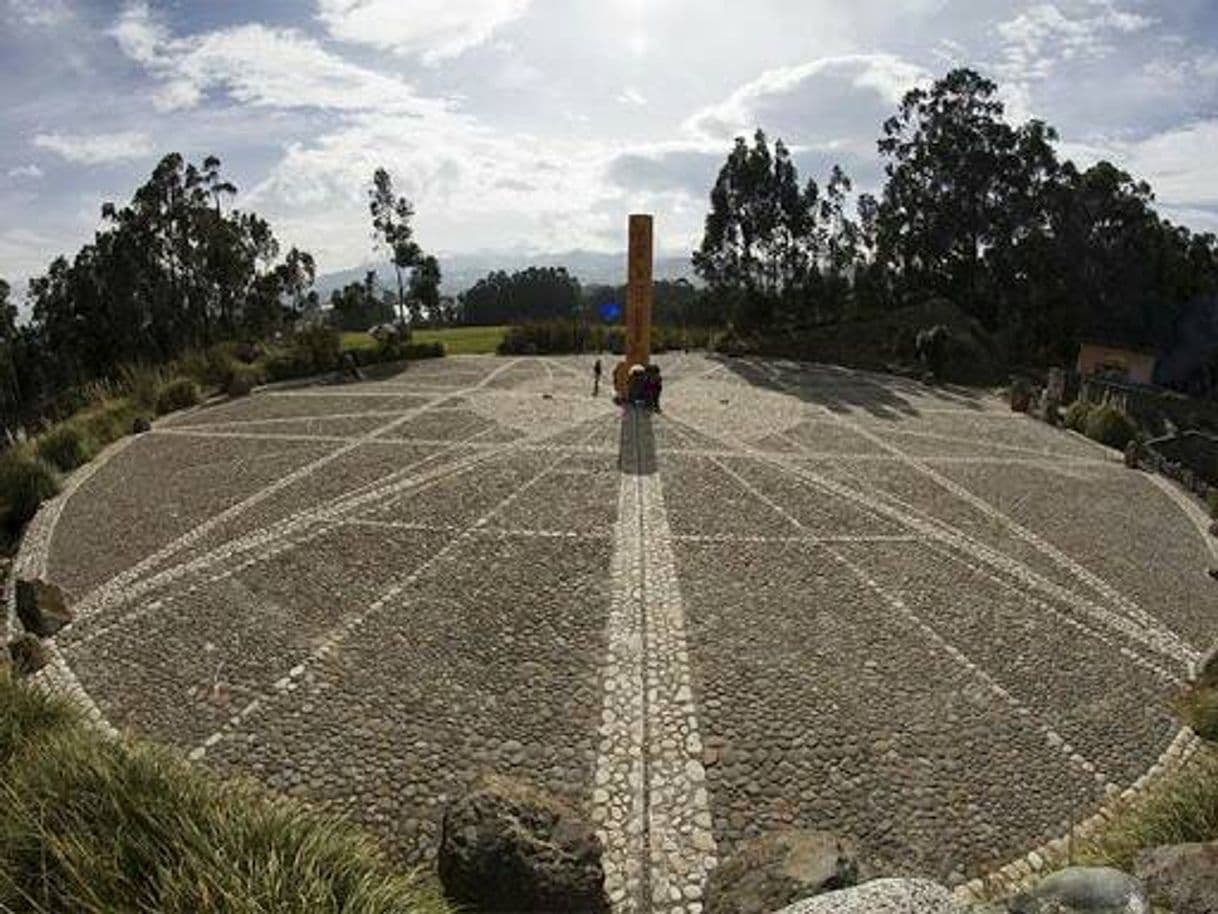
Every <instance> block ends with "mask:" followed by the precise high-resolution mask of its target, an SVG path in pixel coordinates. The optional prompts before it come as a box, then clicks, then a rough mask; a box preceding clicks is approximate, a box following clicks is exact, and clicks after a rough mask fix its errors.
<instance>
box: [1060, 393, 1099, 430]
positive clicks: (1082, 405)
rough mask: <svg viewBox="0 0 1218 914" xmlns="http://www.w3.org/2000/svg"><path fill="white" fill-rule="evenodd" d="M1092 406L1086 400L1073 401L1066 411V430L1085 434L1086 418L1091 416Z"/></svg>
mask: <svg viewBox="0 0 1218 914" xmlns="http://www.w3.org/2000/svg"><path fill="white" fill-rule="evenodd" d="M1092 409H1093V407H1092V405H1091V404H1090V403H1088V402H1087V401H1086V400H1075V401H1074V402H1073V403H1071V404H1070V408H1069V409H1067V410H1066V428H1069V429H1073V430H1074V431H1076V432H1082V433H1083V434H1086V430H1087V417H1088V416H1090V415H1091V410H1092Z"/></svg>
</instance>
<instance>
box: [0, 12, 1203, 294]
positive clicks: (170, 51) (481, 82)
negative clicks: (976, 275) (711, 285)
mask: <svg viewBox="0 0 1218 914" xmlns="http://www.w3.org/2000/svg"><path fill="white" fill-rule="evenodd" d="M961 65H965V66H971V67H973V68H975V69H977V70H979V71H981V72H982V73H983V74H985V75H987V76H988V77H990V78H991V79H993V80H995V81H996V82H997V83H998V84H999V85H1000V87H1001V92H1002V97H1003V99H1004V100H1005V102H1006V104H1007V115H1008V117H1009V118H1010V119H1011V120H1013V121H1016V122H1018V121H1022V120H1024V119H1027V118H1029V117H1037V118H1041V119H1044V120H1047V121H1048V122H1049V123H1051V124H1053V125H1054V126H1055V127H1056V128H1057V129H1058V131H1059V132H1060V134H1061V137H1062V140H1061V144H1060V145H1061V151H1062V154H1063V155H1064V156H1067V157H1070V158H1073V159H1074V160H1075V162H1077V163H1078V164H1080V165H1087V164H1090V163H1092V162H1094V161H1097V160H1099V159H1101V158H1106V159H1109V160H1111V161H1113V162H1115V163H1117V164H1118V165H1120V166H1121V167H1123V168H1125V169H1127V170H1129V171H1131V172H1132V173H1134V174H1135V175H1137V176H1139V177H1142V178H1144V179H1146V180H1148V181H1149V182H1150V183H1151V184H1152V186H1153V187H1154V189H1155V191H1156V192H1157V196H1158V201H1159V206H1160V209H1161V210H1162V211H1163V212H1164V214H1165V215H1167V216H1168V217H1169V218H1171V219H1173V220H1174V221H1177V222H1181V223H1183V224H1186V225H1189V226H1190V227H1193V228H1195V229H1200V230H1218V154H1215V150H1216V149H1218V0H1052V2H1040V0H749V2H747V3H742V2H740V0H207V2H189V0H134V2H128V0H114V2H110V0H92V2H86V0H0V277H5V278H7V279H9V280H10V282H14V285H15V286H16V287H17V288H18V289H20V288H21V287H22V286H23V285H24V283H23V280H24V279H26V278H28V277H29V276H33V275H38V274H40V273H41V272H43V271H44V270H45V268H46V265H47V263H48V262H49V261H50V260H51V259H52V258H53V257H54V256H56V255H58V254H61V253H67V254H71V253H74V252H75V251H76V250H77V249H78V248H79V247H80V245H82V244H84V243H86V242H88V241H90V240H91V238H92V236H93V232H94V231H95V230H96V229H97V228H98V225H99V218H98V217H99V210H100V206H101V203H102V202H103V201H106V200H113V201H126V200H128V199H129V198H130V196H131V194H132V192H133V191H134V189H135V188H136V187H137V186H139V184H141V183H142V182H143V181H144V180H145V179H146V178H147V176H148V174H149V173H150V172H151V171H152V168H153V167H154V166H155V164H156V162H157V161H158V160H159V158H160V157H161V156H162V155H164V154H165V153H168V152H180V153H181V154H183V155H184V156H186V157H187V159H189V160H191V161H196V162H199V161H201V160H202V159H203V158H204V157H205V156H207V155H209V154H214V155H216V156H218V157H219V158H220V159H221V160H222V162H223V170H224V173H225V174H226V175H227V176H228V177H229V179H230V180H232V181H233V182H234V183H236V184H237V186H238V187H239V194H238V196H237V198H236V200H235V202H234V205H236V206H237V207H239V208H246V209H253V210H255V211H257V212H259V213H260V214H262V215H263V216H265V217H266V218H268V219H269V220H270V222H271V224H272V226H273V227H274V229H275V231H276V234H277V235H278V237H279V238H280V240H281V242H282V243H283V244H284V245H285V247H286V246H287V245H291V244H295V245H298V246H300V247H302V248H305V249H307V250H309V251H311V252H312V253H313V254H314V256H315V257H316V259H317V263H318V271H319V272H320V273H325V272H329V271H333V270H338V269H344V268H349V267H353V266H358V265H360V264H364V263H367V262H369V261H370V260H372V259H373V250H372V239H371V236H370V227H369V220H368V215H367V203H366V199H367V198H366V193H367V187H368V185H369V183H370V179H371V175H372V172H373V170H374V169H375V168H376V167H378V166H384V167H385V168H387V169H389V171H390V172H391V174H392V175H393V177H394V180H395V184H396V186H397V188H398V190H399V192H401V193H404V194H405V195H406V196H407V197H409V198H410V200H411V201H412V202H413V204H414V206H415V210H416V218H415V230H416V238H417V240H418V241H419V242H420V244H422V246H423V247H424V248H425V249H426V250H429V251H433V252H437V253H439V254H441V255H444V254H454V253H468V252H493V251H505V252H508V251H511V252H515V253H521V252H528V253H542V252H555V251H566V250H571V249H574V248H582V249H588V250H597V251H617V250H620V249H621V248H623V247H624V245H625V227H626V216H627V214H629V213H631V212H651V213H654V214H655V217H656V236H657V246H658V248H659V250H660V252H664V253H678V252H686V251H688V250H690V248H691V247H694V246H696V245H697V243H698V240H699V239H700V237H701V230H702V223H703V220H704V218H705V215H706V211H707V207H708V201H707V198H708V193H709V190H710V187H711V185H712V184H713V182H714V178H715V174H716V173H717V171H718V168H719V166H720V165H721V164H722V162H723V159H724V157H725V156H726V154H727V152H728V151H729V149H730V147H731V144H732V140H733V138H734V137H735V136H738V135H742V134H751V133H752V131H753V130H754V129H756V128H757V127H761V128H763V129H764V130H766V132H767V133H768V134H769V135H770V136H771V137H781V138H782V139H783V140H784V141H785V142H786V144H787V145H788V146H789V147H791V148H792V149H793V150H794V151H795V159H796V162H797V164H798V165H799V168H800V174H801V177H805V178H806V177H813V178H817V179H818V180H820V179H823V178H824V177H825V176H826V175H827V173H828V170H829V168H830V167H831V166H832V165H833V164H834V163H840V164H841V165H842V166H843V167H844V168H845V169H846V171H847V172H848V173H849V174H850V175H851V176H852V178H853V179H854V181H855V184H856V187H857V188H858V189H862V190H874V189H876V188H877V187H878V186H879V184H880V182H881V179H882V162H881V160H880V159H879V157H878V154H877V152H876V140H877V138H878V137H879V135H880V130H881V124H882V123H883V121H884V119H885V118H886V117H888V116H890V115H891V114H893V113H894V112H895V110H896V107H897V105H898V104H899V101H900V99H901V96H902V95H903V94H904V93H905V92H906V91H907V90H908V89H910V88H912V87H913V86H915V85H918V84H922V83H927V82H928V81H930V80H933V79H934V78H935V77H937V76H941V75H943V74H944V73H945V72H947V71H948V70H949V69H951V68H952V67H954V66H961Z"/></svg>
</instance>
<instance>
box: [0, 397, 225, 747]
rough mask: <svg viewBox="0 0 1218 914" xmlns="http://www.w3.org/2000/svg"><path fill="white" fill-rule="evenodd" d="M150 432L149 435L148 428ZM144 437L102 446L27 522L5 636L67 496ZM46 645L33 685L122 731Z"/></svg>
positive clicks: (39, 569)
mask: <svg viewBox="0 0 1218 914" xmlns="http://www.w3.org/2000/svg"><path fill="white" fill-rule="evenodd" d="M223 399H226V398H224V397H211V398H209V399H207V400H206V401H204V402H203V403H200V404H198V405H196V406H192V407H189V408H187V409H183V410H177V411H176V412H173V413H170V414H169V415H168V416H163V417H161V418H158V419H155V420H154V421H153V422H152V428H153V429H155V428H156V426H157V424H159V423H160V422H162V421H164V420H165V419H167V418H169V416H187V415H190V414H191V413H194V412H197V411H198V410H200V409H202V408H203V407H205V406H210V405H214V404H215V403H216V402H219V401H221V400H223ZM145 434H148V433H147V432H146V433H145ZM138 437H140V436H139V435H136V434H127V435H124V436H123V437H122V438H120V439H118V440H117V441H114V442H112V443H110V444H108V445H106V447H104V448H102V450H101V452H100V453H98V454H97V456H95V457H94V458H93V459H92V460H90V461H89V462H88V463H86V464H84V465H83V466H80V467H77V468H76V469H75V470H73V471H72V472H71V473H70V474H69V475H68V477H67V479H66V480H65V482H64V487H63V489H61V490H60V491H59V493H58V494H57V495H55V497H54V498H50V499H48V500H47V501H44V502H43V503H42V504H41V505H39V506H38V512H37V513H36V514H35V515H34V517H33V519H32V520H30V522H29V524H27V525H26V528H25V531H24V533H22V536H21V544H20V545H19V546H18V547H17V554H16V555H15V556H14V557H13V562H12V564H11V565H10V566H9V572H8V581H7V582H6V583H7V587H8V590H7V594H6V601H5V604H6V605H5V608H4V636H5V642H6V643H7V642H8V641H10V640H11V639H13V638H14V637H17V636H18V635H20V634H21V633H22V628H21V624H20V622H19V621H18V619H17V579H18V578H19V577H21V576H26V575H28V576H30V577H45V576H46V572H47V568H46V565H47V559H48V557H49V552H50V548H51V540H52V539H53V537H54V536H55V528H56V527H57V526H58V525H59V517H60V515H61V514H62V513H63V508H64V505H66V504H67V503H68V500H69V499H71V497H72V496H73V495H74V494H76V491H77V490H78V489H79V488H80V487H81V486H82V485H84V484H85V483H86V482H87V481H88V480H89V479H90V478H91V477H92V476H93V475H94V474H95V473H97V472H98V471H99V470H101V469H102V467H104V466H105V465H106V464H107V463H109V462H110V460H111V459H113V458H114V457H115V456H117V455H118V454H120V453H122V452H123V451H125V450H126V449H127V448H128V447H130V446H131V443H132V442H133V441H135V439H136V438H138ZM42 646H43V648H44V649H45V650H46V652H47V656H48V657H49V662H48V663H47V665H46V666H45V667H43V668H42V669H41V670H39V671H38V672H37V673H35V674H34V675H33V676H32V677H30V681H31V682H32V683H33V684H34V686H35V687H36V688H38V689H41V690H42V691H44V692H46V693H47V694H50V695H57V696H59V697H62V698H64V699H66V700H67V701H68V702H69V703H70V704H72V705H75V706H76V708H77V709H78V710H79V711H80V712H81V713H82V714H83V716H84V720H85V722H86V723H87V724H89V725H90V726H92V727H94V728H95V729H97V730H99V731H100V732H101V733H103V734H104V735H106V736H108V737H116V736H118V730H117V729H116V728H115V727H114V725H113V724H111V723H110V721H109V720H107V719H106V716H105V714H103V713H102V710H101V708H100V707H98V705H97V702H95V701H94V700H93V697H92V696H91V695H90V694H89V693H88V691H87V690H86V689H85V687H84V686H83V685H81V683H80V680H79V679H77V678H76V674H75V673H74V672H73V671H72V668H71V666H69V665H68V662H67V660H65V659H64V656H63V652H62V651H60V650H59V646H58V645H56V644H55V642H54V640H53V639H42Z"/></svg>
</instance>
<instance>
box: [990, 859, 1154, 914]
mask: <svg viewBox="0 0 1218 914" xmlns="http://www.w3.org/2000/svg"><path fill="white" fill-rule="evenodd" d="M1008 910H1010V911H1011V914H1150V903H1149V902H1148V901H1147V898H1146V889H1145V888H1144V887H1143V885H1142V883H1140V882H1139V881H1138V880H1137V879H1135V878H1133V877H1132V876H1130V875H1129V874H1128V873H1123V872H1121V871H1120V870H1117V869H1112V868H1111V867H1107V866H1071V867H1067V868H1066V869H1064V870H1059V871H1057V872H1056V873H1053V874H1052V875H1050V876H1047V877H1045V879H1043V880H1042V881H1041V882H1040V883H1039V884H1038V885H1037V886H1036V887H1035V888H1034V889H1032V890H1031V891H1029V892H1025V893H1023V894H1020V895H1017V896H1016V897H1015V898H1014V899H1012V900H1011V902H1010V903H1009V905H1008Z"/></svg>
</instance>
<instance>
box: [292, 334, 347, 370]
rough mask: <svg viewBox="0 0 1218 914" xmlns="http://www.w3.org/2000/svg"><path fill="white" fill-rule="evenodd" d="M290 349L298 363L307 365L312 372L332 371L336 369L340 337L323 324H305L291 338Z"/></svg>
mask: <svg viewBox="0 0 1218 914" xmlns="http://www.w3.org/2000/svg"><path fill="white" fill-rule="evenodd" d="M292 348H293V349H294V350H295V351H296V353H297V359H298V361H299V362H301V363H302V364H306V365H309V366H310V367H311V368H312V370H313V371H315V372H323V371H333V370H334V369H335V368H337V367H338V354H339V352H340V351H341V350H342V335H341V334H340V333H339V332H338V331H337V330H335V329H334V328H333V327H327V326H326V325H325V324H307V325H306V326H304V327H302V328H301V329H300V330H298V331H297V332H296V335H295V336H294V337H293V338H292Z"/></svg>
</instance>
